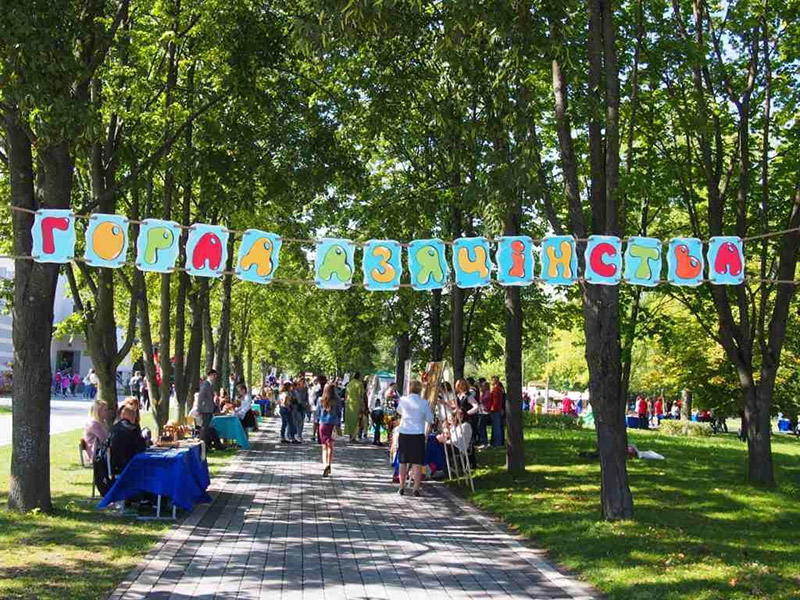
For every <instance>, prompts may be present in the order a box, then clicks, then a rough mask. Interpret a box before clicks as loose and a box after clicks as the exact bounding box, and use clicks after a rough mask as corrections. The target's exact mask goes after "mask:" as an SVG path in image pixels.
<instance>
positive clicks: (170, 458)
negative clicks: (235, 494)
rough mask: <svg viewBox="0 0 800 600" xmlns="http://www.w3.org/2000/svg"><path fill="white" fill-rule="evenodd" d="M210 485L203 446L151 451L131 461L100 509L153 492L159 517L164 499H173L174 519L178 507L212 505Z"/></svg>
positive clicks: (118, 477) (188, 507)
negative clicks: (162, 499)
mask: <svg viewBox="0 0 800 600" xmlns="http://www.w3.org/2000/svg"><path fill="white" fill-rule="evenodd" d="M210 483H211V479H210V478H209V475H208V462H206V458H205V450H204V446H203V444H202V443H199V444H193V445H192V446H190V447H186V448H149V449H148V450H145V451H144V452H141V453H139V454H137V455H136V456H134V457H133V459H131V461H130V462H129V463H128V464H127V466H126V467H125V469H124V470H123V471H122V473H120V474H119V475H118V476H117V478H116V480H115V481H114V484H113V485H112V486H111V489H110V490H108V493H107V494H106V495H105V496H104V497H103V499H102V500H101V501H100V504H99V505H98V508H106V507H107V506H108V505H109V504H111V503H112V502H120V501H124V500H128V499H130V498H133V497H134V496H137V495H141V494H144V493H151V494H154V495H156V496H158V515H157V516H158V517H160V516H161V496H168V497H169V498H171V499H172V505H173V518H174V516H175V507H176V506H180V507H181V508H183V509H185V510H189V511H190V510H192V508H194V505H195V504H197V503H198V502H211V496H209V495H208V494H207V493H206V489H208V486H209V485H210Z"/></svg>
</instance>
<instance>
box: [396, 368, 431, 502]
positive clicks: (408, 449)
mask: <svg viewBox="0 0 800 600" xmlns="http://www.w3.org/2000/svg"><path fill="white" fill-rule="evenodd" d="M408 391H409V394H408V396H404V397H403V398H400V401H399V402H398V405H397V412H398V413H400V416H401V419H400V425H399V426H398V428H397V431H398V433H399V437H398V442H397V454H398V459H399V462H400V490H399V493H400V495H401V496H402V495H403V494H405V485H406V478H407V477H408V465H411V466H412V469H413V475H414V496H416V497H419V496H420V495H421V491H420V486H421V485H422V465H424V464H425V437H426V433H427V431H426V429H427V426H428V425H429V424H430V423H433V413H432V412H431V407H430V405H429V404H428V403H427V402H426V401H425V400H423V399H422V398H421V397H420V392H422V383H421V382H419V381H417V380H414V381H412V382H411V383H410V385H409V386H408Z"/></svg>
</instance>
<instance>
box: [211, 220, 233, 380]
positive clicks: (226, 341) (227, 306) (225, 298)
mask: <svg viewBox="0 0 800 600" xmlns="http://www.w3.org/2000/svg"><path fill="white" fill-rule="evenodd" d="M232 268H233V236H231V237H230V241H229V242H228V263H227V265H226V267H225V270H226V271H230V270H231V269H232ZM232 286H233V276H232V275H230V273H229V274H228V275H225V276H224V278H223V280H222V309H221V311H220V315H219V331H218V333H217V347H216V356H215V357H214V369H216V370H217V372H218V373H219V376H218V377H217V383H216V389H217V390H219V388H220V386H221V385H222V384H223V382H224V383H225V385H227V384H228V376H229V374H230V342H231V288H232Z"/></svg>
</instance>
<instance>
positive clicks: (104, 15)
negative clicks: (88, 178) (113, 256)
mask: <svg viewBox="0 0 800 600" xmlns="http://www.w3.org/2000/svg"><path fill="white" fill-rule="evenodd" d="M128 3H129V2H128V0H121V1H120V2H119V3H118V4H115V5H110V4H109V3H104V2H93V3H90V4H89V5H84V4H83V3H79V2H73V1H71V0H61V1H56V2H50V3H48V4H47V5H46V6H41V7H38V8H37V10H29V9H28V8H27V7H25V6H23V5H19V4H17V5H13V6H9V7H5V8H4V10H3V11H0V13H2V14H0V56H2V61H1V62H0V77H1V78H2V79H3V81H4V85H3V87H2V90H0V94H1V97H0V111H2V118H3V122H4V131H5V137H6V143H5V146H6V148H7V149H8V154H9V156H8V162H9V171H10V173H11V178H10V179H11V200H12V206H15V207H17V208H20V209H27V210H36V209H38V208H70V206H71V202H72V191H73V173H74V146H75V143H76V140H77V139H78V137H79V136H80V135H81V134H82V132H83V131H85V127H86V122H87V112H88V110H89V104H90V84H91V80H92V78H93V76H94V74H95V72H96V71H97V69H98V68H99V67H100V65H101V64H102V63H103V62H104V61H105V59H106V56H107V54H108V51H109V48H110V47H111V45H112V44H113V43H114V40H115V38H116V34H117V30H118V29H119V27H120V24H121V23H122V20H123V17H124V15H125V14H126V13H127V9H128ZM65 23H66V26H64V24H65ZM32 225H33V215H32V214H31V213H25V212H21V211H16V212H15V213H14V217H13V227H14V249H15V254H16V255H19V256H30V253H31V248H32V246H31V244H32V238H31V234H30V230H31V226H32ZM57 276H58V266H57V265H46V264H39V263H33V262H31V261H27V260H17V261H16V265H15V273H14V295H15V298H14V306H13V316H14V325H13V340H14V353H15V373H14V383H13V394H14V397H15V398H16V399H17V401H16V402H14V406H13V409H12V411H13V412H12V419H13V434H12V455H11V479H10V489H9V506H10V507H11V508H14V509H18V510H23V511H28V510H32V509H35V508H40V509H43V510H49V509H50V508H51V500H50V482H49V476H50V454H49V443H48V442H49V430H50V381H51V370H50V344H51V340H52V326H53V301H54V295H55V288H56V280H57Z"/></svg>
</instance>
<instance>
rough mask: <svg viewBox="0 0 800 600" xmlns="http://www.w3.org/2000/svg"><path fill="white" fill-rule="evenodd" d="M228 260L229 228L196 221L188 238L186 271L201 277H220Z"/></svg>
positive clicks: (190, 229)
mask: <svg viewBox="0 0 800 600" xmlns="http://www.w3.org/2000/svg"><path fill="white" fill-rule="evenodd" d="M227 262H228V230H227V229H225V228H224V227H222V226H221V225H203V224H200V223H195V224H194V225H192V226H191V227H190V228H189V239H188V240H186V272H187V273H189V275H196V276H199V277H220V276H221V275H222V273H223V271H225V264H226V263H227Z"/></svg>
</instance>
